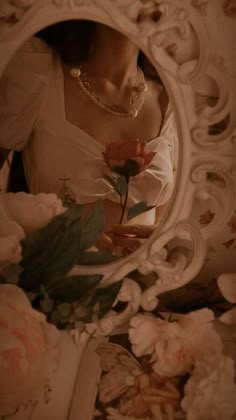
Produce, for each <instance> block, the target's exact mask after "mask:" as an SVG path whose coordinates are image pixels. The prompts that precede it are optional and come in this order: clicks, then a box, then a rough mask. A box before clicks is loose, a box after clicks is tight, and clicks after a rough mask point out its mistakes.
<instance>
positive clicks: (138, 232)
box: [111, 224, 156, 238]
mask: <svg viewBox="0 0 236 420" xmlns="http://www.w3.org/2000/svg"><path fill="white" fill-rule="evenodd" d="M155 229H156V225H137V224H135V225H113V226H112V228H111V232H112V233H114V234H115V235H120V236H122V235H123V236H125V235H134V236H136V237H137V238H149V236H150V235H151V234H152V233H153V232H154V230H155Z"/></svg>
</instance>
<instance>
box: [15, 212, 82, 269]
mask: <svg viewBox="0 0 236 420" xmlns="http://www.w3.org/2000/svg"><path fill="white" fill-rule="evenodd" d="M81 214H82V206H73V207H72V208H70V209H69V210H67V211H66V212H65V213H63V214H61V215H59V216H56V217H54V218H53V219H52V221H51V222H50V223H49V224H48V225H47V226H45V227H43V228H41V229H39V230H37V231H35V232H32V233H30V234H29V235H27V236H26V238H25V239H23V241H21V245H22V257H23V259H22V262H21V265H22V266H23V267H26V266H28V265H29V266H32V265H34V264H36V265H37V264H39V263H40V261H41V260H42V259H44V255H45V254H48V253H50V251H52V252H53V245H54V243H55V244H56V243H57V242H58V240H60V238H61V237H62V236H63V235H64V232H65V231H66V229H67V228H68V226H69V225H70V224H71V223H72V222H73V221H75V220H80V219H81Z"/></svg>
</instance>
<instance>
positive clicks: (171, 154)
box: [128, 106, 178, 206]
mask: <svg viewBox="0 0 236 420" xmlns="http://www.w3.org/2000/svg"><path fill="white" fill-rule="evenodd" d="M177 145H178V141H177V129H176V124H175V119H174V113H173V111H172V108H171V106H169V107H168V111H167V116H166V119H165V123H164V125H163V128H162V130H161V133H160V136H159V137H157V138H156V139H154V140H151V141H150V142H148V143H147V145H146V151H147V152H155V156H154V158H153V160H152V161H151V164H150V166H149V168H147V169H146V170H145V171H144V172H141V173H140V174H139V175H137V176H135V177H132V178H131V180H130V189H129V196H130V197H129V202H128V204H129V205H133V204H135V203H137V202H138V201H147V203H148V204H149V205H156V206H162V205H163V204H165V203H166V202H167V201H168V200H169V199H170V197H171V194H172V192H173V187H174V171H175V165H176V162H177V158H178V157H177V153H178V147H177Z"/></svg>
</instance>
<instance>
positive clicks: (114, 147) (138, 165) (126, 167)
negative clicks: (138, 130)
mask: <svg viewBox="0 0 236 420" xmlns="http://www.w3.org/2000/svg"><path fill="white" fill-rule="evenodd" d="M145 146H146V145H145V143H144V142H142V141H140V140H139V139H137V140H133V141H128V142H124V143H116V142H113V143H109V144H106V149H105V153H103V156H104V160H105V162H106V164H107V165H108V166H109V168H111V169H112V170H113V171H114V172H116V173H118V174H119V175H123V176H126V177H130V176H135V175H137V174H139V173H140V172H142V171H144V170H145V169H146V168H147V166H148V165H149V163H150V162H151V160H152V159H153V157H154V155H155V152H149V153H147V152H145Z"/></svg>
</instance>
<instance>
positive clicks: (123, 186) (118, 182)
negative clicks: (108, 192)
mask: <svg viewBox="0 0 236 420" xmlns="http://www.w3.org/2000/svg"><path fill="white" fill-rule="evenodd" d="M104 178H105V179H106V180H107V181H108V182H109V184H110V185H111V186H112V187H113V188H114V190H115V191H116V192H117V194H119V196H123V195H125V194H126V193H127V191H128V184H127V182H126V179H125V177H124V176H119V177H116V178H114V177H111V176H109V175H106V174H105V175H104Z"/></svg>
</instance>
